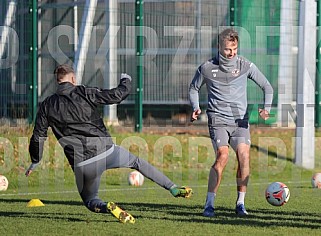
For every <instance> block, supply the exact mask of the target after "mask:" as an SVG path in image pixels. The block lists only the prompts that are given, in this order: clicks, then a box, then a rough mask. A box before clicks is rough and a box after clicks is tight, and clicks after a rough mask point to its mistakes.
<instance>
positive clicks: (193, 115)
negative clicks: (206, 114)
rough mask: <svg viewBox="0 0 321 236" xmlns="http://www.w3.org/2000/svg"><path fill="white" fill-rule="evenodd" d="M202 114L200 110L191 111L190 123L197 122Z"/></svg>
mask: <svg viewBox="0 0 321 236" xmlns="http://www.w3.org/2000/svg"><path fill="white" fill-rule="evenodd" d="M201 113H202V111H201V109H197V110H195V111H193V113H192V115H191V122H193V121H195V120H197V118H198V116H199V115H200V114H201Z"/></svg>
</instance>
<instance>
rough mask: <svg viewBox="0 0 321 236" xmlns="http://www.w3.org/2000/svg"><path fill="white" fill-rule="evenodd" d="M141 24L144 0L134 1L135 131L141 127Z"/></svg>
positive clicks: (142, 23) (142, 61)
mask: <svg viewBox="0 0 321 236" xmlns="http://www.w3.org/2000/svg"><path fill="white" fill-rule="evenodd" d="M143 25H144V1H143V0H141V1H140V0H138V1H136V7H135V26H136V30H135V32H136V37H135V39H136V60H137V61H136V63H137V64H136V65H137V86H136V101H135V131H136V132H142V128H143V77H144V70H143V67H144V55H143V45H144V41H143V40H144V37H143Z"/></svg>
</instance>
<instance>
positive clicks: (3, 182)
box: [0, 175, 9, 191]
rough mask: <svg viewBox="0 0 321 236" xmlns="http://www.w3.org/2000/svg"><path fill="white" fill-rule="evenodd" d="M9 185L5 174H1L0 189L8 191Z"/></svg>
mask: <svg viewBox="0 0 321 236" xmlns="http://www.w3.org/2000/svg"><path fill="white" fill-rule="evenodd" d="M8 186H9V181H8V179H7V178H6V177H5V176H4V175H0V191H6V190H7V189H8Z"/></svg>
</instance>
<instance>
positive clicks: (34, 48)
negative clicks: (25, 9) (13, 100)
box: [29, 0, 38, 123]
mask: <svg viewBox="0 0 321 236" xmlns="http://www.w3.org/2000/svg"><path fill="white" fill-rule="evenodd" d="M29 12H30V14H31V18H32V28H31V30H32V45H31V47H30V51H31V63H32V65H31V71H32V72H31V74H32V82H31V86H30V89H31V94H32V95H31V96H32V99H31V100H32V101H31V116H30V118H29V121H30V123H32V122H34V121H35V119H36V115H37V105H38V104H37V103H38V71H37V70H38V3H37V0H32V4H31V8H30V9H29Z"/></svg>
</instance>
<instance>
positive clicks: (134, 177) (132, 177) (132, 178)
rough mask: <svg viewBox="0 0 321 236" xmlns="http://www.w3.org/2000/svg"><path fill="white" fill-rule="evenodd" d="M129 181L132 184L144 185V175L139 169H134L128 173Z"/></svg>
mask: <svg viewBox="0 0 321 236" xmlns="http://www.w3.org/2000/svg"><path fill="white" fill-rule="evenodd" d="M128 183H129V184H130V185H132V186H142V185H143V183H144V176H143V175H142V174H141V173H140V172H138V171H136V170H135V171H132V172H130V173H129V175H128Z"/></svg>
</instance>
